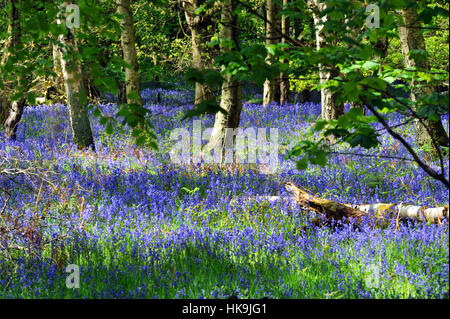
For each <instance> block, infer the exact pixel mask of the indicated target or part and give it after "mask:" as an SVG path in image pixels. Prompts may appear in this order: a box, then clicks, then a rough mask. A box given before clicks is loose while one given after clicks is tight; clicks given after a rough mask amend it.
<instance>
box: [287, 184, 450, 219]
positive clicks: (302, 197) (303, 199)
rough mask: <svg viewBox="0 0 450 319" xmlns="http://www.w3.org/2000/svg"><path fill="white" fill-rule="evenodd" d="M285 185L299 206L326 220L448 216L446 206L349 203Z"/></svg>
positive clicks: (437, 217) (436, 217) (441, 217)
mask: <svg viewBox="0 0 450 319" xmlns="http://www.w3.org/2000/svg"><path fill="white" fill-rule="evenodd" d="M285 187H286V189H287V190H288V191H291V192H292V193H293V194H294V199H295V201H297V202H298V203H299V204H300V206H302V207H304V208H306V209H309V210H312V211H314V212H316V213H318V214H320V215H322V216H323V217H325V219H326V220H331V219H334V220H344V221H349V220H350V219H353V220H354V221H355V222H356V223H357V224H359V223H361V221H362V218H363V217H365V216H373V217H375V218H376V220H381V221H387V220H389V219H391V218H393V217H394V218H396V219H397V221H398V220H399V219H400V218H401V219H404V218H410V219H415V220H420V221H428V222H432V223H440V222H441V221H442V220H443V219H444V218H446V219H447V220H448V218H449V207H448V206H444V207H436V208H428V207H426V206H416V205H404V204H399V205H396V204H383V203H379V204H364V205H350V204H342V203H339V202H336V201H332V200H328V199H324V198H320V197H317V196H314V195H311V194H309V193H308V192H307V191H305V190H304V189H301V188H300V187H298V186H297V185H295V184H294V183H291V182H288V183H286V184H285Z"/></svg>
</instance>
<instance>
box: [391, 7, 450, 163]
mask: <svg viewBox="0 0 450 319" xmlns="http://www.w3.org/2000/svg"><path fill="white" fill-rule="evenodd" d="M401 14H402V17H403V22H404V25H403V26H399V36H400V41H401V46H402V53H403V59H404V63H405V66H406V67H417V68H420V69H424V70H430V66H429V62H428V61H427V60H421V61H416V60H414V59H412V58H411V57H410V56H409V54H410V52H411V51H412V50H417V49H420V50H426V47H425V40H424V38H423V35H422V33H420V31H421V29H420V21H419V17H418V14H417V9H415V8H405V9H403V10H402V11H401ZM411 87H412V89H411V95H410V97H411V100H412V101H414V102H416V101H417V100H418V99H419V98H420V97H421V96H423V95H428V94H431V92H432V88H431V87H420V88H418V87H414V81H413V83H411ZM415 130H416V140H417V143H418V144H419V145H421V146H423V145H425V144H429V145H431V146H432V147H433V152H432V153H434V154H437V153H438V152H437V149H436V146H435V145H434V144H433V141H434V142H435V143H436V144H437V145H441V146H448V145H449V137H448V135H447V133H446V132H445V129H444V126H443V125H442V121H441V120H440V119H439V120H438V121H433V120H430V119H426V118H425V119H423V120H422V123H421V122H419V121H416V122H415Z"/></svg>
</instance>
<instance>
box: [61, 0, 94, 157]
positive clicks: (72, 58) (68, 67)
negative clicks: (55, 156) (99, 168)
mask: <svg viewBox="0 0 450 319" xmlns="http://www.w3.org/2000/svg"><path fill="white" fill-rule="evenodd" d="M67 5H68V3H67V2H64V7H65V6H67ZM58 23H61V20H59V19H58ZM59 40H60V42H61V44H62V52H61V57H62V58H61V68H62V73H63V75H64V84H65V89H66V96H67V104H68V108H69V119H70V126H71V130H72V137H73V141H74V143H75V144H76V145H77V146H78V148H79V149H84V148H86V147H92V148H93V149H95V147H94V139H93V137H92V130H91V124H90V122H89V117H88V111H87V95H86V88H85V87H84V85H83V76H82V69H81V61H80V60H79V59H78V57H77V55H78V47H77V43H76V39H75V35H74V33H73V31H72V30H71V29H69V28H68V29H67V34H66V35H64V34H62V35H60V37H59Z"/></svg>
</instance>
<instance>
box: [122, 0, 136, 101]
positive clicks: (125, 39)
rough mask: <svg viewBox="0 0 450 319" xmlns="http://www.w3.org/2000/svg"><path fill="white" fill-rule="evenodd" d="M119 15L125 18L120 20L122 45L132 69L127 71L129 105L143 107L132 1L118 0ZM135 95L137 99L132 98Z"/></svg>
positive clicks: (126, 60)
mask: <svg viewBox="0 0 450 319" xmlns="http://www.w3.org/2000/svg"><path fill="white" fill-rule="evenodd" d="M117 6H118V11H119V14H121V15H123V16H124V17H123V18H122V19H121V20H120V25H121V26H122V28H123V30H122V34H121V43H122V52H123V59H124V61H125V62H126V63H128V64H129V65H131V68H126V70H125V86H126V93H127V103H128V104H138V105H142V98H141V90H140V86H139V65H138V61H137V55H136V43H135V35H134V23H133V14H132V11H131V1H130V0H117ZM131 93H133V95H134V94H136V95H137V98H136V97H135V98H133V97H132V96H131V97H130V94H131Z"/></svg>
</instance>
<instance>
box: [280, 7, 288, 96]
mask: <svg viewBox="0 0 450 319" xmlns="http://www.w3.org/2000/svg"><path fill="white" fill-rule="evenodd" d="M287 4H288V0H283V6H286V5H287ZM281 33H282V38H281V42H283V43H286V37H285V36H284V35H289V34H290V20H289V18H287V17H286V16H285V15H283V16H282V17H281ZM283 51H287V49H283ZM283 63H286V64H287V63H289V61H288V60H287V59H283ZM289 89H290V86H289V75H288V74H286V73H281V74H280V104H287V103H289Z"/></svg>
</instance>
